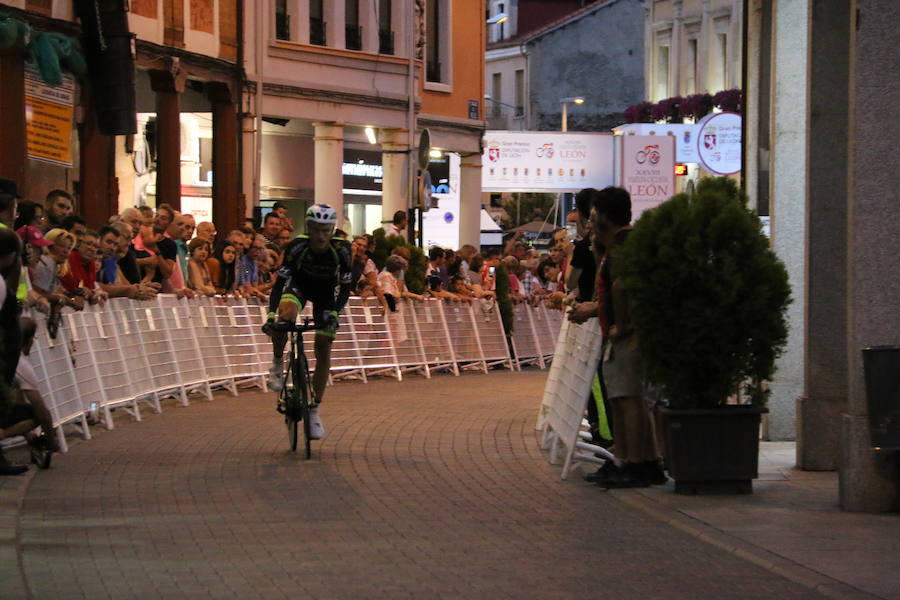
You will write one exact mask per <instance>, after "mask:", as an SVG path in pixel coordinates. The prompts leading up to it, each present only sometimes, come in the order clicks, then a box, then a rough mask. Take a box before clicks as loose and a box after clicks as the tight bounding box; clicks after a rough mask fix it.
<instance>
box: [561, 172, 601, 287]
mask: <svg viewBox="0 0 900 600" xmlns="http://www.w3.org/2000/svg"><path fill="white" fill-rule="evenodd" d="M598 193H599V192H598V191H597V190H595V189H594V188H585V189H583V190H581V191H580V192H578V193H577V194H575V209H576V213H575V214H576V216H577V221H576V222H575V226H576V228H577V230H578V235H579V236H580V238H579V239H578V240H576V241H575V244H574V245H573V248H572V255H571V257H570V259H569V266H568V268H567V269H566V289H567V290H569V291H573V292H575V300H576V301H577V302H590V301H591V300H593V299H594V279H595V278H596V277H597V263H596V262H595V261H594V251H593V248H592V240H591V200H592V199H593V198H594V196H595V195H596V194H598Z"/></svg>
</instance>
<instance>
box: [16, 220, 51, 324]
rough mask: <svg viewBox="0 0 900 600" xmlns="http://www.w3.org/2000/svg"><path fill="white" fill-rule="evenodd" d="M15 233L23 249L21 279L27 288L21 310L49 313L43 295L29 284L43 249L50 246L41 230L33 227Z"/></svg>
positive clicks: (47, 301)
mask: <svg viewBox="0 0 900 600" xmlns="http://www.w3.org/2000/svg"><path fill="white" fill-rule="evenodd" d="M16 233H18V234H19V237H20V238H21V239H22V244H23V246H24V248H25V250H24V252H23V264H24V267H25V268H24V269H22V275H21V277H22V278H23V279H24V280H25V284H26V287H27V288H28V295H27V297H26V299H25V302H24V303H23V308H35V309H37V310H38V311H40V312H43V313H49V312H50V301H49V300H47V299H46V298H45V297H44V295H43V294H41V293H40V292H39V291H37V290H36V289H34V285H33V284H32V283H31V280H32V278H33V273H34V269H35V267H37V265H38V264H39V263H40V261H41V257H42V256H43V255H44V249H45V248H46V247H47V246H50V245H52V244H51V242H50V241H48V240H47V239H46V238H45V237H44V234H43V233H42V232H41V230H40V229H39V228H38V227H36V226H34V225H25V226H23V227H21V228H19V229H18V230H17V231H16Z"/></svg>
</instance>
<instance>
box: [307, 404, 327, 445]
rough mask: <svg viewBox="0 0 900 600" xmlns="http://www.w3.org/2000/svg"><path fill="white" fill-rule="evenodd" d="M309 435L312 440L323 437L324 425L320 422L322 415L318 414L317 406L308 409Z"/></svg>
mask: <svg viewBox="0 0 900 600" xmlns="http://www.w3.org/2000/svg"><path fill="white" fill-rule="evenodd" d="M309 437H310V439H313V440H321V439H323V438H324V437H325V425H323V424H322V417H320V416H319V407H318V406H314V407H312V408H310V409H309Z"/></svg>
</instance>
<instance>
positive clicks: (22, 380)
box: [15, 317, 59, 469]
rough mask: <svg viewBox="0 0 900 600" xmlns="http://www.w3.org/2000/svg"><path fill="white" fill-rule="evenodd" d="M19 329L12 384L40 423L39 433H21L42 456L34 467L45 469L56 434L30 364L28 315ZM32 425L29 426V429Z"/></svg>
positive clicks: (34, 329) (32, 326) (55, 447)
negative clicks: (18, 347)
mask: <svg viewBox="0 0 900 600" xmlns="http://www.w3.org/2000/svg"><path fill="white" fill-rule="evenodd" d="M20 323H21V328H22V353H21V355H20V356H19V364H18V366H17V367H16V376H15V387H16V388H17V390H18V392H19V394H20V397H19V402H21V403H24V404H27V405H28V406H29V407H30V409H31V411H30V412H31V413H32V415H33V416H32V418H33V419H34V421H35V424H36V425H38V426H40V428H41V435H40V436H36V435H34V434H32V433H31V430H29V431H28V432H27V433H25V439H26V440H27V441H28V444H29V446H31V447H32V448H34V449H37V450H38V451H39V453H40V455H42V457H43V461H40V462H38V466H39V467H41V468H42V469H46V468H47V467H49V466H50V453H52V452H59V440H58V439H57V437H56V429H55V428H54V427H53V417H52V415H51V414H50V410H49V409H48V408H47V404H46V403H45V402H44V399H43V397H42V396H41V392H40V391H39V389H38V378H37V374H36V373H35V372H34V367H33V366H32V365H31V360H30V355H31V348H32V346H33V344H34V335H35V333H36V332H37V324H36V323H35V322H34V320H33V319H31V318H29V317H22V318H21V319H20ZM33 428H34V425H32V429H33Z"/></svg>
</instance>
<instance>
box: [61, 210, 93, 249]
mask: <svg viewBox="0 0 900 600" xmlns="http://www.w3.org/2000/svg"><path fill="white" fill-rule="evenodd" d="M62 228H63V229H65V230H66V231H68V232H69V233H71V234H72V235H74V236H75V243H76V244H78V243H79V242H80V241H81V238H82V236H84V232H85V231H87V222H85V220H84V219H82V218H81V217H79V216H78V215H69V216H67V217H66V218H65V219H63V222H62Z"/></svg>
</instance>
